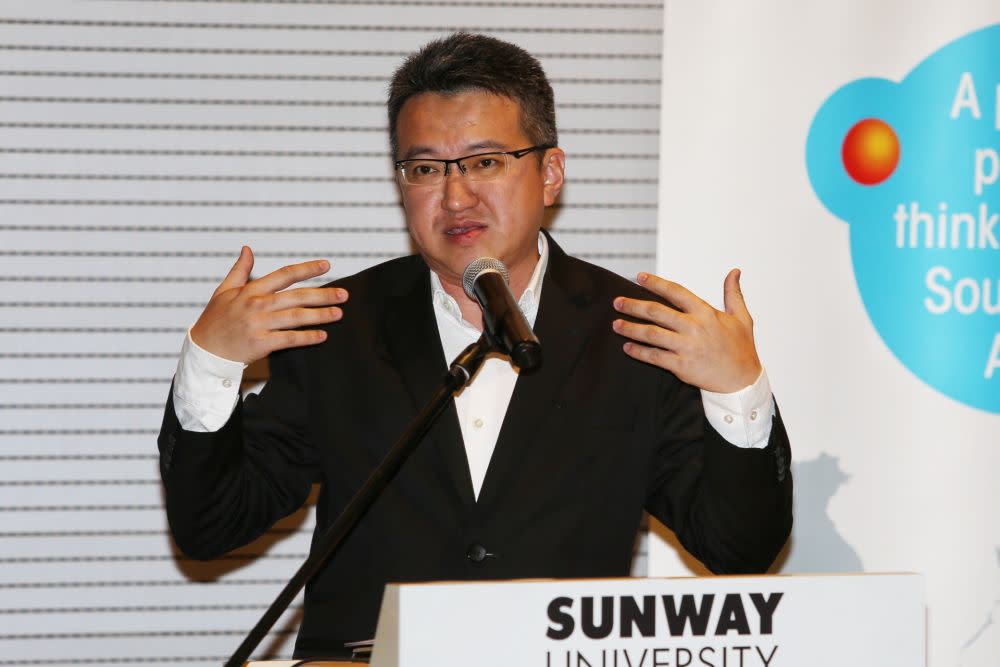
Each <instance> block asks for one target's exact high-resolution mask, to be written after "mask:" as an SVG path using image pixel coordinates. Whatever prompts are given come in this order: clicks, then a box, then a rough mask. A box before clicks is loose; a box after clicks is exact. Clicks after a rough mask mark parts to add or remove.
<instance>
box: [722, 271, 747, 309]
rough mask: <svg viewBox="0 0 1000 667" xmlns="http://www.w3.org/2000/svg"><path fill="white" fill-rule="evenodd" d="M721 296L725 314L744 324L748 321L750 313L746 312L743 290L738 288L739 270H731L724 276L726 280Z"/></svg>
mask: <svg viewBox="0 0 1000 667" xmlns="http://www.w3.org/2000/svg"><path fill="white" fill-rule="evenodd" d="M722 294H723V296H722V298H723V302H724V303H725V306H726V312H727V313H729V314H730V315H732V316H733V317H737V318H739V319H741V320H743V321H744V322H746V321H749V320H750V311H749V310H747V304H746V301H744V300H743V290H742V289H741V288H740V270H739V269H733V270H732V271H730V272H729V273H728V274H726V280H725V282H723V284H722Z"/></svg>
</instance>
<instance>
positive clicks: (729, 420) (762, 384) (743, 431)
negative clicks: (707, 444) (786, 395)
mask: <svg viewBox="0 0 1000 667" xmlns="http://www.w3.org/2000/svg"><path fill="white" fill-rule="evenodd" d="M701 402H702V405H703V406H704V407H705V417H706V418H707V419H708V423H709V424H711V425H712V428H714V429H715V430H716V431H718V432H719V435H721V436H722V437H723V438H725V439H726V441H728V442H729V443H730V444H733V445H736V446H737V447H742V448H744V449H763V448H764V447H767V441H768V439H769V438H770V437H771V424H772V422H773V421H774V414H775V408H774V396H773V395H772V394H771V383H770V382H768V380H767V373H765V372H764V370H763V369H762V370H761V372H760V375H759V376H758V377H757V381H756V382H754V383H753V384H752V385H750V386H748V387H744V388H743V389H740V390H739V391H737V392H733V393H731V394H719V393H716V392H713V391H705V390H704V389H702V390H701Z"/></svg>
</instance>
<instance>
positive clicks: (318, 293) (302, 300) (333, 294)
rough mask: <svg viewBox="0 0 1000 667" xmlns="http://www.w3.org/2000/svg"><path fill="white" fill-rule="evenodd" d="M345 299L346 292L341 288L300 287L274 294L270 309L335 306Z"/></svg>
mask: <svg viewBox="0 0 1000 667" xmlns="http://www.w3.org/2000/svg"><path fill="white" fill-rule="evenodd" d="M347 298H348V294H347V290H345V289H343V288H342V287H300V288H298V289H292V290H287V291H284V292H278V293H276V294H275V295H274V297H273V299H272V301H271V309H273V310H282V309H284V308H295V307H297V306H336V305H339V304H341V303H344V302H345V301H347Z"/></svg>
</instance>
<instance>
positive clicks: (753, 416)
mask: <svg viewBox="0 0 1000 667" xmlns="http://www.w3.org/2000/svg"><path fill="white" fill-rule="evenodd" d="M750 419H757V411H756V410H754V411H753V412H751V413H750Z"/></svg>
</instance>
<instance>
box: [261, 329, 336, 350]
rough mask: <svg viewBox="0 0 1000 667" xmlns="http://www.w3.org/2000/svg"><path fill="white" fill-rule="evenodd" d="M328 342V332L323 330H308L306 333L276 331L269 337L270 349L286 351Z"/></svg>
mask: <svg viewBox="0 0 1000 667" xmlns="http://www.w3.org/2000/svg"><path fill="white" fill-rule="evenodd" d="M325 340H326V332H325V331H323V330H322V329H306V330H304V331H274V332H271V334H270V335H269V336H268V337H267V343H268V349H269V350H270V351H271V352H274V351H275V350H284V349H287V348H290V347H305V346H306V345H318V344H319V343H322V342H323V341H325Z"/></svg>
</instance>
